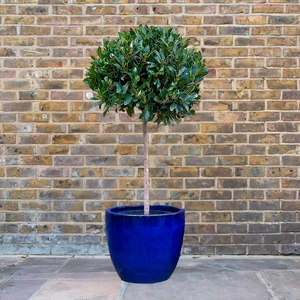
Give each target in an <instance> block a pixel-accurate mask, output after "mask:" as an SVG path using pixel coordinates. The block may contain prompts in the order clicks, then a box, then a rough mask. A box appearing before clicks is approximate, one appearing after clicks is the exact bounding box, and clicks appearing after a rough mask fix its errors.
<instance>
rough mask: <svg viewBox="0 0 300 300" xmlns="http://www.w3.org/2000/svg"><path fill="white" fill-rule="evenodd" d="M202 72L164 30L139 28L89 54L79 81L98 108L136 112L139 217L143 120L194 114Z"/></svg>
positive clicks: (184, 45)
mask: <svg viewBox="0 0 300 300" xmlns="http://www.w3.org/2000/svg"><path fill="white" fill-rule="evenodd" d="M206 74H207V69H206V67H205V62H204V60H203V58H202V54H201V52H199V51H196V50H195V49H194V48H191V47H189V40H185V39H183V37H182V36H181V35H180V34H178V33H177V31H176V29H174V28H170V27H155V26H147V25H140V26H139V27H137V28H135V29H130V30H129V31H122V32H119V34H118V37H117V38H116V39H114V40H111V41H108V40H106V41H104V45H103V47H102V48H101V47H99V48H98V50H97V56H92V61H91V65H90V66H89V68H88V70H87V74H86V78H85V79H84V82H85V83H87V84H88V85H89V87H90V88H91V89H92V90H93V91H94V92H95V94H96V96H95V97H93V98H92V100H95V101H96V102H95V104H96V105H98V106H99V107H100V108H101V109H103V115H104V116H105V115H106V114H107V112H108V111H109V110H110V108H114V109H115V111H116V112H118V111H122V112H126V113H127V114H128V115H129V116H130V117H132V116H133V115H134V113H139V118H140V119H141V121H142V123H143V140H144V214H149V188H150V186H149V185H150V184H149V182H150V181H149V154H148V152H149V146H148V145H149V137H148V127H147V124H148V122H155V123H157V124H160V123H162V124H163V125H174V124H178V123H180V122H181V121H182V120H183V119H184V118H185V117H186V116H189V115H193V114H195V111H194V110H193V106H194V104H195V103H197V102H199V101H200V95H199V93H200V82H201V81H202V80H203V78H204V76H205V75H206Z"/></svg>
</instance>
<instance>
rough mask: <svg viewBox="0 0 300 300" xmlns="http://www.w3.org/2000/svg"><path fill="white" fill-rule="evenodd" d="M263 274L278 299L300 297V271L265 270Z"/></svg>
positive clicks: (292, 299) (293, 299) (297, 299)
mask: <svg viewBox="0 0 300 300" xmlns="http://www.w3.org/2000/svg"><path fill="white" fill-rule="evenodd" d="M262 276H263V278H264V279H265V280H266V282H267V284H268V286H269V287H270V289H271V290H272V291H273V292H274V294H275V295H276V296H277V297H278V299H280V300H299V299H300V287H299V282H300V271H296V270H291V271H281V272H279V271H276V272H274V271H264V272H262Z"/></svg>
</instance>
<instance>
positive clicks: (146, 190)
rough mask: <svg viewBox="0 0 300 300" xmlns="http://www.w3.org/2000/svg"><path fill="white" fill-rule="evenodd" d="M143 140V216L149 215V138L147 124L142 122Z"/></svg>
mask: <svg viewBox="0 0 300 300" xmlns="http://www.w3.org/2000/svg"><path fill="white" fill-rule="evenodd" d="M143 138H144V214H145V215H149V208H150V204H149V188H150V181H149V136H148V127H147V122H143Z"/></svg>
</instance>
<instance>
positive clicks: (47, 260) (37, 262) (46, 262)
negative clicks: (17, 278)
mask: <svg viewBox="0 0 300 300" xmlns="http://www.w3.org/2000/svg"><path fill="white" fill-rule="evenodd" d="M67 260H68V258H62V257H28V258H27V259H23V262H22V265H21V266H22V267H24V266H41V265H42V266H53V265H59V266H60V265H62V264H63V263H65V262H67Z"/></svg>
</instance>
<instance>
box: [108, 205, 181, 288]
mask: <svg viewBox="0 0 300 300" xmlns="http://www.w3.org/2000/svg"><path fill="white" fill-rule="evenodd" d="M132 211H134V212H138V211H143V206H119V207H114V208H111V209H108V210H106V235H107V241H108V247H109V252H110V256H111V259H112V262H113V264H114V266H115V269H116V271H117V273H118V275H119V276H120V278H121V279H122V280H123V281H126V282H133V283H155V282H160V281H164V280H167V279H168V278H170V276H171V275H172V273H173V271H174V270H175V268H176V265H177V262H178V259H179V256H180V252H181V247H182V240H183V234H184V209H179V208H176V207H173V206H161V205H156V206H151V207H150V215H149V216H145V215H143V214H132V213H130V212H132ZM153 211H160V212H159V213H157V214H151V212H153ZM161 212H163V213H161Z"/></svg>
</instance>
